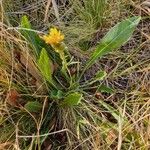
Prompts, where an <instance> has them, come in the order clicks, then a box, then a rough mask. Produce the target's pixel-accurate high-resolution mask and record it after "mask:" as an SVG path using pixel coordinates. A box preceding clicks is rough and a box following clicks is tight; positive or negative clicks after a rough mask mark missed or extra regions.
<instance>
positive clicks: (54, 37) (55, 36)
mask: <svg viewBox="0 0 150 150" xmlns="http://www.w3.org/2000/svg"><path fill="white" fill-rule="evenodd" d="M43 40H44V41H45V42H46V43H47V44H51V45H58V44H60V43H61V42H62V41H63V40H64V35H63V34H62V33H61V32H60V31H59V30H57V29H56V28H51V29H50V31H49V34H48V35H44V36H43Z"/></svg>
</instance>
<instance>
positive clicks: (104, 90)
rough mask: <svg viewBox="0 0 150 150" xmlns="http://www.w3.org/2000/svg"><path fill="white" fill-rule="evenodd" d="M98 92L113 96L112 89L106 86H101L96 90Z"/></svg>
mask: <svg viewBox="0 0 150 150" xmlns="http://www.w3.org/2000/svg"><path fill="white" fill-rule="evenodd" d="M98 91H100V92H105V93H110V94H113V93H114V89H112V88H110V87H108V86H106V85H101V86H100V87H99V88H98Z"/></svg>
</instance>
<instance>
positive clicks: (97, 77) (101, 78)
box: [95, 71, 107, 80]
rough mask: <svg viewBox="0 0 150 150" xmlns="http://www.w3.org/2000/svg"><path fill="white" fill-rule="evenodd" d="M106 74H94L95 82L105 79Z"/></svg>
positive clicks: (103, 72) (100, 72) (101, 72)
mask: <svg viewBox="0 0 150 150" xmlns="http://www.w3.org/2000/svg"><path fill="white" fill-rule="evenodd" d="M106 75H107V73H106V72H105V71H98V72H97V73H96V77H95V79H96V80H103V79H104V78H105V77H106Z"/></svg>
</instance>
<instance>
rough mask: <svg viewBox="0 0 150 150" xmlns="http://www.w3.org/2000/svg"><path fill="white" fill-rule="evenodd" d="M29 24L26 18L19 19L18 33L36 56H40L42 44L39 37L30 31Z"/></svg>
mask: <svg viewBox="0 0 150 150" xmlns="http://www.w3.org/2000/svg"><path fill="white" fill-rule="evenodd" d="M31 28H32V27H31V24H30V22H29V20H28V18H27V16H23V17H22V19H21V29H20V32H21V33H22V35H23V36H24V37H25V38H26V39H27V40H28V41H29V43H30V44H31V46H32V47H33V49H34V50H35V52H36V54H37V56H38V55H39V54H40V51H41V49H42V46H43V45H44V42H43V41H42V39H41V38H40V37H39V35H38V34H37V33H36V32H35V31H34V30H32V29H31Z"/></svg>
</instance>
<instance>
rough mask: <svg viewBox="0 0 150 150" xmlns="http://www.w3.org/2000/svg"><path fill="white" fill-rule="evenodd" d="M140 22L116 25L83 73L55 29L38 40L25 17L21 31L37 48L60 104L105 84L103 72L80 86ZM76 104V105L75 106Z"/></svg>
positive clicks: (84, 67)
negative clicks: (85, 76) (99, 59)
mask: <svg viewBox="0 0 150 150" xmlns="http://www.w3.org/2000/svg"><path fill="white" fill-rule="evenodd" d="M139 21H140V17H132V18H129V19H126V20H124V21H122V22H120V23H118V24H117V25H115V26H114V27H113V28H112V29H111V30H110V31H109V32H108V33H107V34H106V36H105V37H104V38H102V39H101V41H100V43H99V44H98V45H97V47H96V49H95V50H94V51H93V53H92V54H91V56H90V58H89V60H88V61H87V63H86V65H85V66H83V69H81V68H80V69H78V68H77V66H78V65H79V64H80V62H74V61H73V58H72V57H71V55H70V54H69V50H68V49H67V46H66V44H65V43H64V41H63V40H64V35H63V34H62V33H61V32H60V31H59V30H57V29H56V28H51V29H50V31H49V34H48V35H44V36H43V37H39V36H38V35H37V34H36V33H35V32H34V31H32V30H30V29H31V25H30V23H29V21H28V19H27V17H26V16H24V17H23V18H22V28H23V29H21V32H22V33H23V35H24V36H25V37H26V39H27V40H28V41H29V42H30V44H31V46H32V47H34V48H35V49H34V50H35V53H36V54H37V63H38V66H39V69H40V71H41V74H42V75H43V77H44V78H45V80H46V81H47V82H49V86H51V88H52V89H53V90H57V91H61V92H62V93H63V94H62V95H63V97H61V100H60V103H61V102H63V99H65V97H68V95H69V94H70V96H69V97H70V101H71V99H72V98H73V97H74V94H73V93H78V94H79V93H80V94H83V93H82V91H83V89H82V87H83V85H84V86H88V85H89V86H92V84H93V83H95V82H97V81H99V80H103V78H104V77H105V76H107V74H106V72H104V71H102V70H100V72H98V73H97V74H96V75H95V76H94V77H93V78H92V79H90V80H91V81H85V83H82V84H81V82H80V81H81V79H82V76H83V75H84V73H85V72H86V70H87V69H89V68H90V67H91V66H92V65H93V64H94V63H95V61H96V60H97V59H98V58H101V57H102V56H103V55H105V54H107V53H108V52H111V51H112V50H116V49H118V48H119V47H120V46H122V45H123V44H124V43H126V42H127V41H128V40H129V38H130V37H131V35H132V33H133V31H134V30H135V27H136V26H137V25H138V23H139ZM32 39H34V40H32ZM56 57H57V59H56ZM60 62H61V63H60ZM54 63H57V64H58V68H57V69H56V70H53V65H54ZM72 65H73V66H74V68H75V73H74V74H73V75H72V73H71V66H72ZM52 70H53V71H52ZM81 70H82V71H81ZM58 74H59V75H58ZM57 76H59V77H57ZM60 77H61V78H62V81H60V82H61V84H60V83H59V82H58V81H57V80H59V79H58V78H60ZM56 79H57V80H56ZM50 93H51V91H50ZM71 95H72V96H71ZM67 99H68V98H67ZM79 99H80V96H79ZM67 101H68V103H69V106H71V103H70V102H69V100H67ZM77 103H78V101H77ZM74 104H75V102H73V105H74Z"/></svg>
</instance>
